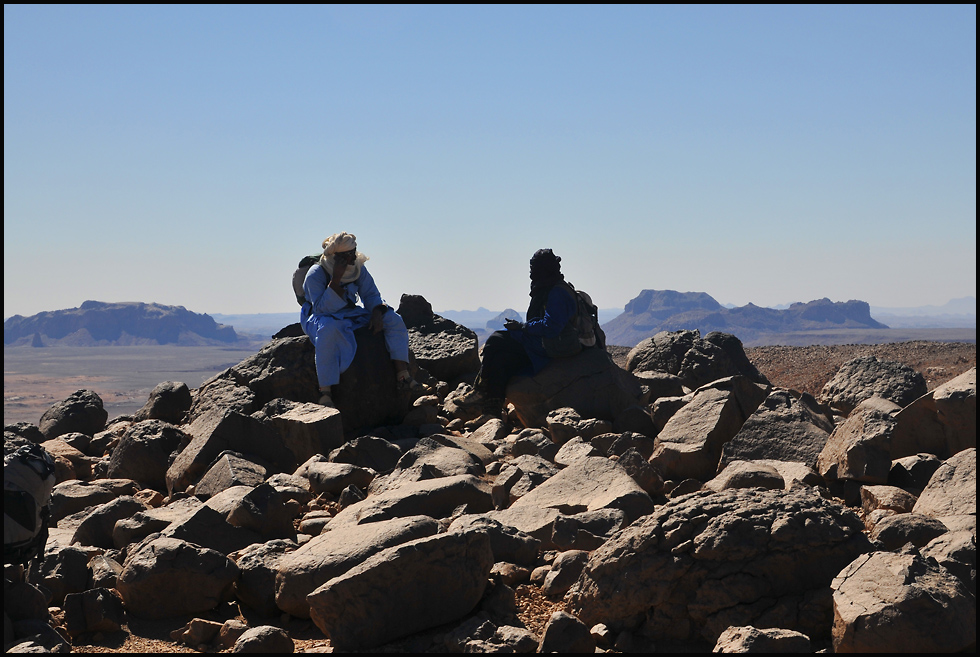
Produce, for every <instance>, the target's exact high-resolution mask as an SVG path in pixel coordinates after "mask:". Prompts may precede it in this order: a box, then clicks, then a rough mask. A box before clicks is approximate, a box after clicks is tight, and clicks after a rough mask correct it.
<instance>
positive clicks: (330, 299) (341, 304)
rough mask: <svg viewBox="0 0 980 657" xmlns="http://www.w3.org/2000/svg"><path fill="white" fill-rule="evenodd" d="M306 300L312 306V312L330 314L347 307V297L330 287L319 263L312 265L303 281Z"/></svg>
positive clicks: (325, 273)
mask: <svg viewBox="0 0 980 657" xmlns="http://www.w3.org/2000/svg"><path fill="white" fill-rule="evenodd" d="M303 292H304V293H305V294H306V300H307V301H309V302H310V303H311V304H312V306H313V313H314V314H317V315H330V314H332V313H335V312H337V311H339V310H342V309H343V308H345V307H347V299H346V298H342V297H341V296H340V295H339V294H337V293H336V292H334V291H333V290H331V289H330V286H329V283H328V282H327V272H325V271H324V270H323V267H321V266H320V265H313V266H312V267H310V271H308V272H307V273H306V279H305V280H304V281H303Z"/></svg>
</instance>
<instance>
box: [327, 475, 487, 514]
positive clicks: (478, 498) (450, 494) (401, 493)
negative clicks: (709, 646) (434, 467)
mask: <svg viewBox="0 0 980 657" xmlns="http://www.w3.org/2000/svg"><path fill="white" fill-rule="evenodd" d="M462 506H465V507H466V510H467V512H468V513H483V512H485V511H489V510H490V509H492V508H493V501H492V498H491V496H490V486H489V485H488V484H486V483H485V482H483V481H481V480H480V479H478V478H477V477H475V476H473V475H455V476H452V477H438V478H435V479H424V480H422V481H415V482H412V483H405V484H402V485H401V486H398V487H397V488H392V489H388V490H385V491H384V492H382V493H378V494H377V495H371V496H369V497H368V498H367V499H365V500H362V501H360V502H357V503H355V504H351V505H350V506H348V507H347V508H345V509H344V510H343V511H341V512H340V513H338V514H337V515H336V516H334V518H333V520H332V521H331V522H330V525H331V526H332V527H336V526H339V525H341V524H344V523H353V524H364V523H367V522H378V521H379V520H390V519H392V518H406V517H408V516H419V515H422V516H430V517H432V518H448V517H450V516H452V515H453V512H454V511H456V510H457V509H458V508H459V507H462Z"/></svg>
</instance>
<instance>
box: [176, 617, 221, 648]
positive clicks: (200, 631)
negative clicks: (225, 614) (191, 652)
mask: <svg viewBox="0 0 980 657" xmlns="http://www.w3.org/2000/svg"><path fill="white" fill-rule="evenodd" d="M219 632H221V623H218V622H216V621H209V620H206V619H204V618H192V619H191V620H189V621H188V622H187V624H186V625H184V626H183V627H181V628H179V629H176V630H174V631H173V632H171V633H170V640H171V641H174V642H176V643H182V644H184V645H185V646H187V647H189V648H192V649H195V650H197V649H198V648H200V647H201V646H208V645H210V644H211V643H212V642H213V641H214V640H215V639H216V638H217V637H218V633H219Z"/></svg>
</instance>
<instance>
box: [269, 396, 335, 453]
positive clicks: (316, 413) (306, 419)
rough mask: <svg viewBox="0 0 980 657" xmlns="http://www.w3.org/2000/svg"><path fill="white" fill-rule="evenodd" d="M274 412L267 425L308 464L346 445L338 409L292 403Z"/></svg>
mask: <svg viewBox="0 0 980 657" xmlns="http://www.w3.org/2000/svg"><path fill="white" fill-rule="evenodd" d="M280 401H283V402H285V403H283V404H282V406H283V408H281V409H277V412H274V413H272V414H271V415H270V416H269V418H268V420H267V422H268V424H271V425H272V426H273V427H274V428H275V430H276V431H277V432H278V433H279V435H280V437H281V438H282V442H283V444H284V445H285V446H286V448H287V449H288V450H289V451H291V452H292V453H293V456H295V457H296V462H297V463H305V462H306V461H307V460H308V459H309V458H310V457H312V456H314V455H316V454H329V453H330V452H331V451H332V450H334V449H336V448H338V447H340V446H342V445H343V444H344V424H343V420H342V418H341V414H340V411H338V410H337V409H336V408H329V407H327V406H320V405H319V404H314V403H312V402H303V403H300V402H289V401H287V400H280Z"/></svg>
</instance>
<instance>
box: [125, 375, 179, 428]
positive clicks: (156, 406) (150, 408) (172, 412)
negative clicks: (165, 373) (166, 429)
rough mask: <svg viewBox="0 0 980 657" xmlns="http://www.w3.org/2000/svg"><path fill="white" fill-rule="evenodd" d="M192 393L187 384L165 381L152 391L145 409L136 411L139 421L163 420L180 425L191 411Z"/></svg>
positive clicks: (144, 406)
mask: <svg viewBox="0 0 980 657" xmlns="http://www.w3.org/2000/svg"><path fill="white" fill-rule="evenodd" d="M192 401H193V400H192V399H191V391H190V389H189V388H188V387H187V384H186V383H182V382H179V381H164V382H163V383H159V384H157V386H156V387H155V388H153V390H151V391H150V396H149V398H147V400H146V403H145V404H143V407H142V408H141V409H139V410H138V411H136V414H135V416H134V417H135V418H136V420H137V421H142V420H162V421H163V422H169V423H170V424H180V423H182V422H183V421H184V418H185V417H186V416H187V412H188V411H189V410H190V409H191V403H192Z"/></svg>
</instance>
